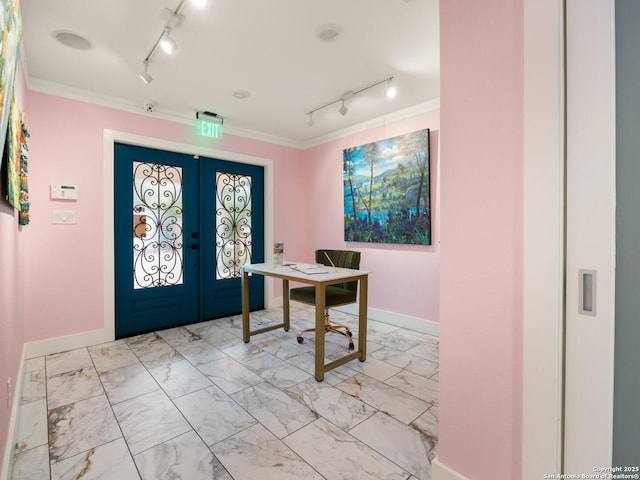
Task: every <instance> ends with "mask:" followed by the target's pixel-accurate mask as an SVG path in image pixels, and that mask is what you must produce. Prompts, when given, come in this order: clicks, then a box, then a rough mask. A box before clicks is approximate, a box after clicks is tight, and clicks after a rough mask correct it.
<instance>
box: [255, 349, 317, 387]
mask: <svg viewBox="0 0 640 480" xmlns="http://www.w3.org/2000/svg"><path fill="white" fill-rule="evenodd" d="M243 365H244V366H245V367H247V368H248V369H249V370H251V371H252V372H254V373H256V374H258V375H260V376H261V377H262V378H264V379H265V380H267V381H269V382H270V383H272V384H273V385H276V386H277V387H279V388H287V387H291V386H293V385H296V384H298V383H300V382H304V381H306V380H309V378H311V375H310V374H308V373H306V372H304V371H303V370H300V369H299V368H297V367H294V366H293V365H291V364H290V363H287V362H286V361H284V360H281V359H279V358H277V357H275V356H274V355H271V354H267V355H264V356H261V357H258V358H254V359H252V360H249V361H246V362H244V364H243Z"/></svg>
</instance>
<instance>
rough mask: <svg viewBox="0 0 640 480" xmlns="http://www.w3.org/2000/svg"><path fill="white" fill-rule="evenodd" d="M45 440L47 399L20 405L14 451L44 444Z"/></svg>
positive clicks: (46, 438) (21, 450)
mask: <svg viewBox="0 0 640 480" xmlns="http://www.w3.org/2000/svg"><path fill="white" fill-rule="evenodd" d="M47 441H48V437H47V400H46V399H44V398H43V399H42V400H36V401H35V402H29V403H25V404H22V405H20V409H19V410H18V433H17V436H16V447H15V451H16V452H17V453H21V452H24V451H26V450H29V449H32V448H35V447H39V446H40V445H46V443H47Z"/></svg>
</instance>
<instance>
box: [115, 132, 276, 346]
mask: <svg viewBox="0 0 640 480" xmlns="http://www.w3.org/2000/svg"><path fill="white" fill-rule="evenodd" d="M114 164H115V165H114V175H115V179H114V191H115V202H114V216H115V219H114V228H115V231H114V238H115V300H116V306H115V314H116V337H117V338H121V337H125V336H129V335H135V334H138V333H143V332H148V331H153V330H159V329H163V328H169V327H174V326H178V325H184V324H189V323H195V322H199V321H203V320H208V319H211V318H218V317H222V316H227V315H234V314H238V313H240V312H241V310H242V308H241V292H240V267H241V266H242V265H244V264H245V263H259V262H262V261H264V259H263V255H264V253H263V252H264V172H263V168H262V167H259V166H254V165H245V164H239V163H235V162H227V161H221V160H217V159H211V158H203V157H200V158H195V157H194V156H192V155H186V154H178V153H174V152H166V151H161V150H155V149H150V148H143V147H136V146H132V145H124V144H116V145H115V162H114ZM250 288H251V305H252V308H253V306H254V305H255V308H256V309H259V308H263V302H264V280H263V279H262V278H261V277H260V276H255V277H253V278H252V285H251V287H250Z"/></svg>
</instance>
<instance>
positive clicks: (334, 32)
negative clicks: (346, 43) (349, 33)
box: [318, 25, 342, 43]
mask: <svg viewBox="0 0 640 480" xmlns="http://www.w3.org/2000/svg"><path fill="white" fill-rule="evenodd" d="M340 35H342V28H341V27H340V26H338V25H323V26H321V27H320V28H319V29H318V38H319V39H320V40H322V41H323V42H326V43H331V42H335V41H336V40H337V39H338V37H339V36H340Z"/></svg>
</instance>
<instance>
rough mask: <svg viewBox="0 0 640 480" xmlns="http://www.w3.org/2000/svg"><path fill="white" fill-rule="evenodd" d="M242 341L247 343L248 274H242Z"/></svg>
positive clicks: (249, 334)
mask: <svg viewBox="0 0 640 480" xmlns="http://www.w3.org/2000/svg"><path fill="white" fill-rule="evenodd" d="M241 284H242V340H243V341H244V343H249V337H250V336H251V333H250V330H249V274H248V273H247V272H242V282H241Z"/></svg>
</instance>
